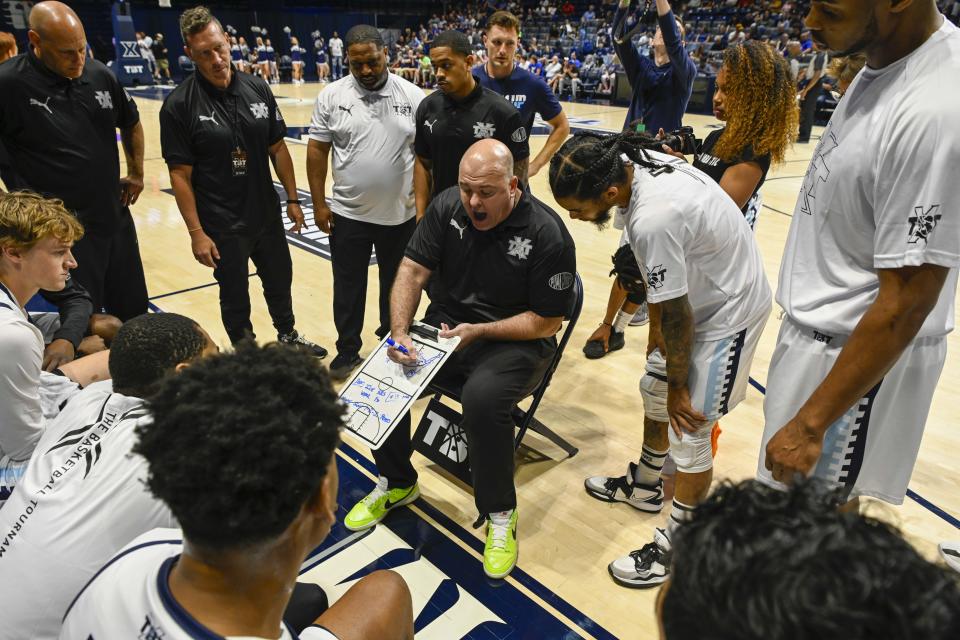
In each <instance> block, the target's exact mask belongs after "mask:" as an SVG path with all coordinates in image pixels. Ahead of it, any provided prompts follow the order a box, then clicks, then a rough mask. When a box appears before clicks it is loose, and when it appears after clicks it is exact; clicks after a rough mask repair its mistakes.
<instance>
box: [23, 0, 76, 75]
mask: <svg viewBox="0 0 960 640" xmlns="http://www.w3.org/2000/svg"><path fill="white" fill-rule="evenodd" d="M27 37H29V38H30V44H31V45H33V48H34V51H35V52H36V55H37V57H38V58H40V60H41V61H42V62H43V63H44V64H45V65H46V66H47V67H48V68H49V69H50V70H51V71H53V72H54V73H56V74H58V75H61V76H63V77H64V78H69V79H71V80H72V79H75V78H79V77H80V74H82V73H83V65H84V63H85V62H86V50H87V36H86V33H85V32H84V30H83V24H82V23H81V22H80V18H78V17H77V14H76V13H74V11H73V9H71V8H70V7H68V6H67V5H65V4H63V3H62V2H56V1H54V0H50V1H49V2H40V3H38V4H37V5H36V6H34V7H33V9H32V10H31V11H30V31H29V32H28V33H27Z"/></svg>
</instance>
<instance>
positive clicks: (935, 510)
mask: <svg viewBox="0 0 960 640" xmlns="http://www.w3.org/2000/svg"><path fill="white" fill-rule="evenodd" d="M764 206H767V205H764ZM778 213H779V212H778ZM301 248H302V247H301ZM304 250H305V249H304ZM305 251H306V250H305ZM308 253H311V252H308ZM251 275H252V274H251ZM215 284H217V283H216V282H212V283H209V284H205V285H200V286H197V287H191V288H189V289H183V290H181V291H172V292H170V293H165V294H161V295H159V296H153V297H151V298H150V300H149V301H148V302H147V306H148V308H149V309H150V311H153V312H154V313H163V309H161V308H160V307H158V306H157V305H155V304H154V303H153V300H158V299H160V298H166V297H170V296H174V295H177V294H180V293H187V292H189V291H196V290H197V289H203V288H206V287H212V286H213V285H215ZM749 382H750V385H751V386H752V387H753V388H755V389H756V390H757V391H759V392H760V393H761V394H762V395H767V389H766V387H764V386H763V385H762V384H760V383H759V382H757V381H756V380H755V379H754V378H753V376H750V378H749ZM371 464H372V463H371ZM907 497H908V498H910V499H911V500H913V501H914V502H916V503H917V504H919V505H920V506H921V507H923V508H924V509H926V510H927V511H929V512H930V513H932V514H933V515H935V516H937V517H938V518H940V519H941V520H943V521H944V522H946V523H947V524H949V525H952V526H953V527H955V528H957V529H960V518H957V517H956V516H954V515H953V514H951V513H950V512H949V511H947V510H945V509H944V508H943V507H940V506H938V505H937V504H936V503H934V502H931V501H930V500H927V499H926V498H924V497H923V496H921V495H920V494H919V493H917V492H916V491H914V490H913V489H910V488H909V487H908V488H907ZM438 513H439V512H438ZM440 515H441V516H442V515H443V514H440ZM443 517H446V516H443ZM450 522H451V523H452V524H454V526H459V525H456V523H453V521H452V520H450ZM477 542H478V544H479V541H477Z"/></svg>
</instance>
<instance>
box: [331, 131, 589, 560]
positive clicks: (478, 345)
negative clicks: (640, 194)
mask: <svg viewBox="0 0 960 640" xmlns="http://www.w3.org/2000/svg"><path fill="white" fill-rule="evenodd" d="M575 272H576V256H575V252H574V245H573V240H572V239H571V238H570V235H569V234H568V233H567V230H566V227H565V226H564V224H563V222H562V221H561V219H560V218H559V216H557V214H556V213H554V212H553V211H552V210H551V209H550V208H549V207H548V206H547V205H545V204H544V203H542V202H540V201H539V200H537V199H536V198H534V197H533V196H532V195H530V194H529V193H526V192H525V191H524V188H523V185H522V184H520V181H519V179H518V178H517V177H516V175H515V172H514V166H513V156H512V155H511V153H510V151H509V149H507V147H506V146H505V145H504V144H503V143H501V142H499V141H497V140H493V139H486V140H481V141H480V142H477V143H476V144H474V145H473V146H472V147H470V148H469V149H468V150H467V152H466V153H465V154H464V156H463V159H462V160H461V162H460V173H459V186H455V187H450V188H449V189H447V190H446V191H443V192H442V193H440V194H439V195H438V196H437V197H436V198H434V199H433V200H432V201H431V202H430V206H429V207H428V208H427V212H426V215H425V216H424V218H423V219H422V220H421V221H420V223H419V225H418V226H417V229H416V231H415V232H414V234H413V237H412V238H411V240H410V243H409V244H408V245H407V250H406V254H405V257H404V259H403V261H402V262H401V264H400V268H399V271H398V272H397V276H396V280H395V281H394V285H393V291H392V294H391V299H390V316H391V334H392V336H393V339H394V340H395V341H396V342H397V343H398V344H400V345H402V346H403V347H404V348H405V349H406V350H407V351H408V352H409V353H408V354H406V355H405V354H404V353H402V352H401V351H398V350H397V349H391V350H390V351H389V355H390V357H391V358H392V359H393V360H395V361H396V362H399V363H401V364H413V363H416V362H417V353H416V349H415V345H414V342H413V341H412V340H411V339H410V335H409V334H408V330H409V327H410V324H411V323H412V322H413V316H414V313H416V310H417V306H418V305H419V303H420V295H421V292H422V291H423V290H424V286H425V285H426V283H427V280H429V279H430V278H431V276H432V277H433V281H432V283H431V286H430V306H429V307H428V308H427V313H426V316H425V317H424V319H423V322H425V323H427V324H430V325H433V326H435V327H439V328H441V329H442V331H441V332H440V335H441V336H443V337H452V336H459V337H460V345H459V347H458V348H457V351H456V352H455V353H454V354H453V355H452V356H451V358H450V359H449V360H448V361H447V362H446V363H445V364H444V366H443V369H441V371H440V372H439V373H438V374H437V377H436V380H437V381H438V382H443V381H444V380H451V379H455V380H457V381H463V380H465V383H464V384H463V392H462V396H461V404H462V405H463V422H462V427H463V429H464V430H465V431H466V434H467V438H468V441H469V447H470V460H471V464H470V467H471V470H472V473H473V487H474V491H475V496H476V504H477V509H478V510H479V511H480V513H481V514H483V515H485V516H486V519H487V543H486V547H485V549H484V554H483V568H484V571H485V573H486V574H487V575H488V576H490V577H492V578H503V577H505V576H506V575H507V574H508V573H510V571H511V570H512V569H513V567H514V565H515V564H516V560H517V541H516V529H517V497H516V492H515V489H514V486H513V422H512V420H511V417H510V411H511V409H512V407H513V406H514V405H515V404H516V403H517V402H518V401H520V400H521V399H523V398H524V397H526V396H527V395H529V394H530V393H531V392H532V390H533V389H534V387H535V386H536V385H537V383H538V382H539V381H540V380H541V378H542V377H543V374H544V372H545V370H546V369H547V367H548V366H549V363H550V360H551V358H552V356H553V355H554V353H555V352H556V348H557V342H556V339H555V338H554V335H555V334H556V333H557V331H558V329H559V328H560V325H561V322H562V319H563V316H564V315H565V313H566V312H567V311H568V309H569V308H570V305H571V302H572V295H573V281H574V274H575ZM410 454H411V441H410V417H409V415H408V416H405V417H404V418H403V420H402V422H401V423H400V424H399V426H398V427H397V428H396V430H395V431H394V432H393V434H392V435H391V436H390V437H389V438H388V439H387V441H386V442H385V443H384V444H383V445H382V446H381V447H380V449H378V450H377V451H374V452H373V457H374V459H375V460H376V462H377V468H378V469H379V471H380V481H379V483H378V484H377V487H376V488H375V489H374V490H373V492H372V493H371V494H370V495H368V496H367V497H365V498H364V499H363V500H361V501H360V502H359V503H357V505H356V506H354V507H353V509H352V510H351V511H350V513H349V514H348V515H347V517H346V520H345V524H346V526H347V527H348V528H350V529H352V530H354V531H357V530H361V529H366V528H368V527H372V526H373V525H375V524H376V523H377V522H379V521H380V520H382V519H383V517H384V516H385V515H386V514H387V512H388V511H389V510H390V509H392V508H395V507H398V506H401V505H404V504H407V503H409V502H412V501H413V500H415V499H416V498H417V496H419V495H420V490H419V487H418V485H417V472H416V471H415V470H414V468H413V464H411V462H410Z"/></svg>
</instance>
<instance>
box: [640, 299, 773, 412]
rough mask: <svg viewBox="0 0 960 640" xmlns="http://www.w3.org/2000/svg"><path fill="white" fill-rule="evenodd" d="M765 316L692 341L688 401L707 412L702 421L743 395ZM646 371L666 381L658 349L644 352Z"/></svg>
mask: <svg viewBox="0 0 960 640" xmlns="http://www.w3.org/2000/svg"><path fill="white" fill-rule="evenodd" d="M767 317H768V314H767V313H764V314H763V315H761V316H760V318H758V319H757V320H755V321H754V322H753V323H752V324H751V325H750V326H748V327H747V328H746V329H743V330H741V331H738V332H737V333H735V334H733V335H731V336H729V337H726V338H723V339H721V340H710V341H706V342H694V343H693V350H692V352H691V354H690V375H689V377H688V386H689V389H690V403H691V404H692V405H693V408H694V409H696V410H697V411H700V412H701V413H703V414H704V415H705V416H707V421H706V422H705V423H704V424H705V425H709V426H711V427H712V426H713V423H714V422H716V421H717V420H718V419H720V417H722V416H725V415H726V414H728V413H729V412H730V411H732V410H733V408H734V407H736V406H737V405H738V404H740V402H741V401H742V400H743V399H744V398H745V397H746V395H747V386H748V385H749V382H750V365H751V364H752V363H753V355H754V353H755V352H756V350H757V343H758V342H759V341H760V335H761V334H762V333H763V327H764V326H766V324H767ZM646 375H647V376H650V377H651V378H653V379H656V380H662V381H666V379H667V363H666V360H664V358H663V355H662V354H661V353H660V350H659V349H657V350H655V351H653V352H652V353H651V354H650V355H649V356H647V367H646ZM641 384H643V381H642V380H641Z"/></svg>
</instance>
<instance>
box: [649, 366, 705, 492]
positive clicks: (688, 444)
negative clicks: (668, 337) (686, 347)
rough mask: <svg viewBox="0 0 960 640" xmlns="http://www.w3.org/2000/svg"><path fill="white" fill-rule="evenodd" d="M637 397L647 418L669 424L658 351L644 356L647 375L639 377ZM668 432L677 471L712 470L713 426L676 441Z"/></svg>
mask: <svg viewBox="0 0 960 640" xmlns="http://www.w3.org/2000/svg"><path fill="white" fill-rule="evenodd" d="M640 396H641V397H642V398H643V412H644V415H645V416H646V417H647V418H650V419H651V420H655V421H657V422H670V416H669V414H668V413H667V362H666V360H665V359H664V357H663V355H661V354H660V351H654V352H653V353H651V354H650V355H649V356H647V372H646V375H644V376H643V377H642V378H640ZM667 433H668V434H669V436H670V455H671V456H672V457H673V460H674V461H675V462H676V463H677V469H679V470H680V471H682V472H684V473H700V472H702V471H706V470H708V469H711V468H712V467H713V446H712V440H711V438H712V434H713V425H712V424H709V425H706V426H703V427H701V428H700V430H698V431H697V432H696V433H687V432H684V433H683V437H679V438H678V437H677V435H676V434H675V433H674V432H673V429H672V428H668V429H667Z"/></svg>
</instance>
